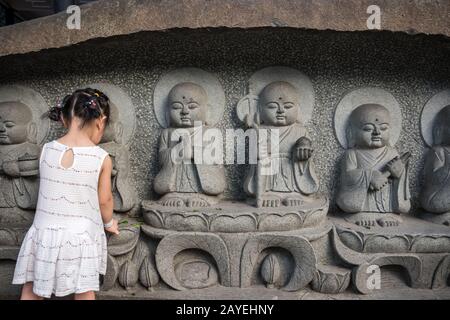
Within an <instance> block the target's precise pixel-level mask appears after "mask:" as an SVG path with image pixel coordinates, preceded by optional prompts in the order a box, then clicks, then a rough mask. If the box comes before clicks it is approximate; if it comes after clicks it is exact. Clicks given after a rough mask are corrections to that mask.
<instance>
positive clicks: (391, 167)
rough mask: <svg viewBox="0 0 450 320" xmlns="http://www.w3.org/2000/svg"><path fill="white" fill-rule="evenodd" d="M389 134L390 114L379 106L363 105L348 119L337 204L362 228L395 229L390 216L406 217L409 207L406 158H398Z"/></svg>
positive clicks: (397, 222) (396, 221) (396, 220)
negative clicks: (401, 215)
mask: <svg viewBox="0 0 450 320" xmlns="http://www.w3.org/2000/svg"><path fill="white" fill-rule="evenodd" d="M390 130H391V116H390V112H389V111H388V110H387V109H386V108H385V107H384V106H382V105H379V104H363V105H360V106H359V107H357V108H356V109H354V110H353V111H352V113H351V115H350V118H349V124H348V127H347V140H348V147H349V149H348V150H347V151H346V152H345V155H344V159H343V162H342V167H341V176H340V181H339V182H340V183H339V186H338V193H337V204H338V206H339V207H340V208H341V209H342V210H343V211H345V212H346V213H351V214H355V216H353V217H352V218H351V220H352V221H353V222H355V223H356V224H358V225H361V226H364V227H374V226H378V225H379V226H382V227H385V226H397V225H398V224H399V223H400V221H401V220H400V219H399V218H397V217H395V216H394V215H391V214H390V213H398V214H399V213H407V212H408V211H409V209H410V206H411V204H410V200H409V198H410V197H409V186H408V158H409V156H410V154H409V153H405V154H403V155H402V156H400V155H399V154H398V152H397V150H396V149H395V148H393V147H392V146H391V143H390Z"/></svg>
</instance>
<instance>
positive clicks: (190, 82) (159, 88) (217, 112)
mask: <svg viewBox="0 0 450 320" xmlns="http://www.w3.org/2000/svg"><path fill="white" fill-rule="evenodd" d="M224 103H225V96H224V93H223V90H222V86H221V85H220V82H219V81H218V80H217V79H216V78H215V77H214V76H213V75H211V74H209V73H207V72H206V71H203V70H200V69H195V68H185V69H178V70H174V71H172V72H169V73H168V74H166V75H164V76H163V77H162V78H161V79H160V81H159V82H158V84H157V85H156V88H155V91H154V97H153V104H154V109H155V114H156V117H157V119H158V121H159V123H160V125H161V126H162V127H163V130H162V133H161V138H160V143H159V163H160V165H161V170H160V171H159V173H158V175H157V176H156V178H155V181H154V190H155V191H156V192H157V193H158V194H160V195H162V198H161V199H160V203H161V204H162V205H164V206H169V207H183V206H187V207H208V206H211V205H212V204H215V203H217V202H218V196H219V195H221V194H222V193H223V191H224V189H225V172H224V168H223V166H222V165H220V164H207V163H198V162H197V161H194V158H195V154H194V153H195V152H200V153H203V150H204V148H206V147H207V146H208V144H210V143H211V142H212V141H210V140H208V141H204V142H203V144H202V146H197V147H196V146H195V145H194V139H196V135H202V134H203V133H204V132H206V131H207V129H208V128H210V127H211V126H213V125H214V124H215V123H216V122H217V120H218V119H220V116H221V114H222V112H223V108H224ZM201 139H202V140H203V136H201ZM176 153H177V159H176V158H174V154H176ZM180 154H181V156H180ZM178 156H179V157H180V158H178Z"/></svg>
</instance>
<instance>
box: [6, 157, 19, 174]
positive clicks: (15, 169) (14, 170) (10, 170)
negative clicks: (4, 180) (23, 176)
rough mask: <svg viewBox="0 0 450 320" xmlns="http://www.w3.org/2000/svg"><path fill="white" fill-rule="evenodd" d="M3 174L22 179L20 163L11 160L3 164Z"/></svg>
mask: <svg viewBox="0 0 450 320" xmlns="http://www.w3.org/2000/svg"><path fill="white" fill-rule="evenodd" d="M2 169H3V172H4V173H5V174H6V175H8V176H11V177H20V169H19V161H17V160H10V161H5V162H3V166H2Z"/></svg>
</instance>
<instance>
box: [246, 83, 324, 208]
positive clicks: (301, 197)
mask: <svg viewBox="0 0 450 320" xmlns="http://www.w3.org/2000/svg"><path fill="white" fill-rule="evenodd" d="M300 100H301V99H300V96H299V94H298V92H297V90H296V88H295V87H294V86H293V85H292V84H290V83H288V82H285V81H275V82H272V83H270V84H268V85H267V86H265V87H264V89H263V90H262V91H261V93H260V94H259V97H258V108H257V109H258V113H257V115H256V119H257V120H256V123H255V124H254V127H256V129H257V130H258V136H261V130H266V132H267V137H268V138H269V140H271V139H270V136H271V134H272V132H273V131H274V130H278V136H279V141H278V151H279V152H278V153H276V154H274V153H272V151H271V149H272V148H268V147H267V146H268V145H269V144H270V143H269V141H268V142H267V143H265V141H263V140H261V139H259V143H258V149H259V152H258V163H257V164H255V165H251V166H250V170H249V172H248V174H247V177H246V179H245V182H244V190H245V192H246V193H247V194H248V195H250V196H251V197H252V198H254V199H255V202H256V206H257V207H279V206H281V205H285V206H302V205H303V204H304V203H305V202H309V201H311V200H313V199H315V198H314V197H313V195H314V194H315V193H316V192H317V191H318V188H319V180H318V178H317V176H316V174H315V172H314V163H313V160H312V158H311V156H312V153H313V147H312V142H311V140H310V139H309V137H308V133H307V131H306V128H305V127H304V126H303V125H301V124H300V123H299V122H298V118H299V113H300V112H301V109H300V105H301V101H300ZM261 149H264V150H261ZM264 163H266V164H268V166H269V167H270V166H271V167H272V170H273V173H270V172H267V173H262V170H261V167H260V166H264ZM266 171H267V170H266Z"/></svg>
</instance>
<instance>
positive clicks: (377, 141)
mask: <svg viewBox="0 0 450 320" xmlns="http://www.w3.org/2000/svg"><path fill="white" fill-rule="evenodd" d="M350 125H351V130H352V137H353V139H354V144H355V147H357V148H361V149H376V148H381V147H384V146H386V145H389V139H390V114H389V111H388V110H387V109H386V108H385V107H383V106H381V105H377V104H365V105H362V106H359V107H358V108H356V109H355V110H353V112H352V114H351V116H350Z"/></svg>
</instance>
